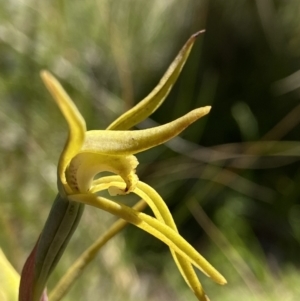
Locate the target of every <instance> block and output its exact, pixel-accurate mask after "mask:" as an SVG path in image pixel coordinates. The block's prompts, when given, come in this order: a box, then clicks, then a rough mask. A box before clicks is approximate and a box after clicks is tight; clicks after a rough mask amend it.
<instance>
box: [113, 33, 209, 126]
mask: <svg viewBox="0 0 300 301" xmlns="http://www.w3.org/2000/svg"><path fill="white" fill-rule="evenodd" d="M202 32H204V30H202V31H199V32H197V33H195V34H193V35H192V36H191V37H190V38H189V39H188V40H187V42H186V43H185V45H184V46H183V47H182V49H181V50H180V52H179V53H178V55H177V56H176V58H175V59H174V61H173V62H172V64H171V65H170V67H169V68H168V70H167V71H166V73H165V74H164V75H163V77H162V78H161V80H160V82H159V83H158V85H157V86H156V87H155V88H154V89H153V91H152V92H151V93H150V94H149V95H148V96H146V97H145V98H144V99H143V100H142V101H140V102H139V103H138V104H137V105H135V106H134V107H133V108H132V109H131V110H129V111H127V112H126V113H124V114H123V115H121V116H120V117H119V118H118V119H116V120H115V121H114V122H113V123H112V124H111V125H110V126H109V127H108V128H107V129H108V130H127V129H130V128H131V127H133V126H135V125H136V124H138V123H139V122H141V121H142V120H144V119H146V118H147V117H148V116H150V115H151V114H152V113H153V112H155V111H156V110H157V108H159V106H160V105H161V104H162V103H163V101H164V100H165V98H166V97H167V96H168V94H169V92H170V90H171V88H172V86H173V85H174V83H175V82H176V80H177V78H178V76H179V74H180V72H181V70H182V68H183V66H184V64H185V62H186V60H187V58H188V56H189V54H190V52H191V49H192V47H193V45H194V42H195V40H196V38H197V36H199V34H201V33H202Z"/></svg>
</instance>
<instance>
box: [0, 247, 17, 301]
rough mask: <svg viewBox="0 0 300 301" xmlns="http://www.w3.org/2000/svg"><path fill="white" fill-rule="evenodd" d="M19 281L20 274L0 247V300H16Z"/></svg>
mask: <svg viewBox="0 0 300 301" xmlns="http://www.w3.org/2000/svg"><path fill="white" fill-rule="evenodd" d="M19 283H20V276H19V275H18V273H17V272H16V270H15V269H14V268H13V266H12V265H11V264H10V262H9V261H8V260H7V258H6V256H5V254H4V253H3V251H2V250H1V249H0V300H1V301H15V300H17V298H18V287H19Z"/></svg>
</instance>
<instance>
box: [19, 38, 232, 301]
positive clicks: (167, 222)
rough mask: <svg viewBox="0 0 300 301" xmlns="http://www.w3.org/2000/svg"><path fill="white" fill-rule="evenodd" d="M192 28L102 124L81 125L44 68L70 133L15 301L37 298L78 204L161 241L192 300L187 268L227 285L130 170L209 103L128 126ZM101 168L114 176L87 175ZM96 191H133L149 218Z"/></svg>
mask: <svg viewBox="0 0 300 301" xmlns="http://www.w3.org/2000/svg"><path fill="white" fill-rule="evenodd" d="M198 34H199V33H197V34H195V35H193V36H192V37H191V38H190V39H189V40H188V41H187V43H186V44H185V45H184V47H183V48H182V49H181V51H180V52H179V54H178V55H177V57H176V58H175V60H174V61H173V63H172V64H171V66H170V67H169V69H168V70H167V72H166V73H165V75H164V76H163V78H162V79H161V81H160V82H159V84H158V85H157V87H156V88H155V89H154V90H153V91H152V92H151V93H150V94H149V96H147V97H146V98H145V99H144V100H142V101H141V102H140V103H138V104H137V105H136V106H135V107H133V108H132V109H131V110H129V111H128V112H126V113H125V114H123V115H122V116H121V117H119V118H118V119H117V120H116V121H114V122H113V123H112V124H111V125H110V126H109V127H108V128H107V129H106V130H94V131H87V129H86V125H85V121H84V118H83V117H82V116H81V114H80V112H79V111H78V109H77V107H76V106H75V104H74V103H73V101H72V100H71V99H70V98H69V96H68V95H67V93H66V92H65V91H64V89H63V88H62V86H61V85H60V83H59V82H58V81H57V80H56V79H55V78H54V76H53V75H51V74H50V73H49V72H48V71H42V72H41V77H42V79H43V81H44V83H45V85H46V87H47V88H48V90H49V92H50V93H51V94H52V96H53V98H54V100H55V102H56V103H57V105H58V107H59V108H60V110H61V112H62V114H63V116H64V118H65V119H66V121H67V123H68V126H69V135H68V139H67V142H66V144H65V147H64V150H63V152H62V154H61V156H60V159H59V163H58V190H59V194H58V196H57V198H56V200H55V202H54V204H53V207H52V209H51V212H50V214H49V217H48V220H47V222H46V225H45V227H44V230H43V232H42V234H41V237H40V239H39V242H38V244H37V249H36V254H34V260H35V272H34V281H33V282H34V287H33V291H32V292H29V293H28V294H29V295H27V297H22V298H20V301H32V300H33V301H36V300H39V299H40V296H41V294H42V292H43V290H44V287H45V284H46V281H47V279H48V277H49V275H50V273H51V272H52V270H53V269H54V267H55V265H56V263H57V262H58V260H59V258H60V256H61V254H62V253H63V251H64V249H65V247H66V245H67V243H68V241H69V239H70V237H71V236H72V234H73V232H74V230H75V228H76V226H77V224H78V221H79V220H80V218H81V214H82V211H83V205H91V206H94V207H97V208H100V209H102V210H105V211H108V212H110V213H111V214H113V215H115V216H117V217H120V218H122V219H124V220H125V221H127V222H129V223H132V224H134V225H136V226H137V227H139V228H141V229H142V230H144V231H146V232H148V233H149V234H151V235H153V236H155V237H156V238H158V239H160V240H161V241H162V242H164V243H165V244H166V245H168V246H169V248H170V250H171V253H172V256H173V258H174V261H175V263H176V264H177V266H178V268H179V271H180V272H181V274H182V276H183V278H184V280H185V281H186V282H187V284H188V285H189V287H190V288H191V289H192V290H193V292H194V294H195V295H196V297H197V298H198V300H201V301H204V300H208V299H207V297H206V295H205V293H204V291H203V288H202V286H201V284H200V282H199V280H198V278H197V276H196V273H195V271H194V268H193V266H194V267H196V268H198V269H200V270H201V271H202V272H203V273H204V274H206V275H207V276H209V277H211V278H212V279H213V280H214V281H215V282H217V283H219V284H225V283H226V280H225V278H224V277H223V276H222V275H221V274H220V273H219V272H218V271H217V270H216V269H215V268H213V267H212V266H211V265H210V264H209V263H208V262H207V261H206V260H205V259H204V258H203V257H202V256H201V255H200V254H199V253H198V252H197V251H196V250H195V249H194V248H193V247H192V246H191V245H190V244H189V243H188V242H187V241H186V240H184V238H183V237H181V236H180V234H179V233H178V230H177V228H176V225H175V222H174V220H173V218H172V215H171V213H170V211H169V209H168V207H167V205H166V204H165V202H164V201H163V200H162V198H161V197H160V196H159V194H158V193H157V192H156V191H155V190H154V189H153V188H152V187H150V186H148V185H147V184H146V183H143V182H141V181H139V179H138V176H137V175H136V167H137V165H138V160H137V158H136V157H135V156H134V155H135V154H136V153H139V152H142V151H144V150H147V149H149V148H152V147H155V146H157V145H160V144H162V143H164V142H166V141H168V140H169V139H171V138H173V137H175V136H177V135H178V134H179V133H180V132H182V131H183V130H184V129H185V128H186V127H188V126H189V125H190V124H191V123H193V122H195V121H196V120H198V119H199V118H200V117H202V116H204V115H206V114H207V113H208V112H209V111H210V107H209V106H207V107H203V108H198V109H195V110H193V111H191V112H189V113H187V114H186V115H184V116H182V117H180V118H178V119H176V120H174V121H172V122H170V123H167V124H165V125H161V126H158V127H155V128H150V129H145V130H129V129H130V128H131V127H133V126H134V125H136V124H137V123H139V122H140V121H142V120H144V119H145V118H146V117H148V116H149V115H150V114H152V113H153V112H154V111H155V110H156V109H157V108H158V107H159V106H160V105H161V103H162V102H163V100H164V99H165V98H166V96H167V95H168V93H169V91H170V89H171V87H172V86H173V84H174V82H175V81H176V79H177V77H178V75H179V74H180V72H181V69H182V68H183V66H184V63H185V61H186V59H187V57H188V55H189V53H190V50H191V48H192V46H193V43H194V41H195V38H196V36H198ZM102 171H109V172H112V173H114V174H116V175H115V176H105V177H102V178H99V179H97V180H94V177H95V175H97V174H98V173H100V172H102ZM103 190H108V191H109V193H110V194H111V195H117V194H119V195H122V194H128V193H134V194H136V195H138V196H139V197H140V198H141V199H143V200H144V201H146V202H147V204H148V205H149V206H150V208H151V209H152V211H153V213H154V215H155V218H154V217H151V216H149V215H146V214H144V213H141V212H139V211H137V210H135V209H134V208H130V207H128V206H126V205H124V204H122V203H119V202H115V201H112V200H109V199H106V198H103V197H100V196H98V195H97V193H98V192H99V191H103ZM34 253H35V252H34ZM21 282H22V281H21ZM31 298H32V300H30V299H31Z"/></svg>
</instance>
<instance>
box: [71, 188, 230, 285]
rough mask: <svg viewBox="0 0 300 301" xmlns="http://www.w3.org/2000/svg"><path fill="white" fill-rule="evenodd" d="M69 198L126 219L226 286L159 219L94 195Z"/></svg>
mask: <svg viewBox="0 0 300 301" xmlns="http://www.w3.org/2000/svg"><path fill="white" fill-rule="evenodd" d="M68 198H69V199H70V200H72V201H76V202H80V203H83V204H87V205H91V206H94V207H97V208H100V209H102V210H105V211H107V212H110V213H111V214H113V215H115V216H118V217H120V218H123V219H125V220H126V221H127V222H129V223H132V224H134V225H135V226H137V227H139V228H141V229H143V230H144V231H146V232H148V233H150V234H151V235H153V236H155V237H156V238H158V239H159V240H161V241H162V242H164V243H165V244H166V245H168V246H169V247H170V248H172V249H173V250H174V251H175V252H176V253H178V254H179V255H181V256H182V257H184V258H185V259H186V260H188V261H190V262H191V263H192V264H193V265H194V266H195V267H197V268H198V269H199V270H201V271H202V272H203V273H204V274H206V275H207V276H208V277H211V278H212V279H213V280H214V281H215V282H217V283H219V284H226V280H225V278H224V277H223V276H222V275H221V274H220V273H219V272H218V271H217V270H216V269H215V268H214V267H213V266H211V265H210V263H209V262H207V260H206V259H205V258H204V257H203V256H201V255H200V254H199V253H198V252H197V251H196V250H195V249H194V248H193V247H192V246H191V245H190V244H189V243H188V242H187V241H186V240H184V238H183V237H181V236H180V235H179V234H178V233H177V232H175V231H174V230H173V229H171V228H170V227H168V226H167V225H165V224H163V223H161V222H160V221H158V220H157V219H155V218H153V217H151V216H148V215H146V214H144V213H141V212H138V211H136V210H134V209H132V208H130V207H128V206H126V205H123V204H121V203H116V202H113V201H110V200H108V199H106V198H102V197H97V196H96V195H94V194H78V195H70V196H69V197H68Z"/></svg>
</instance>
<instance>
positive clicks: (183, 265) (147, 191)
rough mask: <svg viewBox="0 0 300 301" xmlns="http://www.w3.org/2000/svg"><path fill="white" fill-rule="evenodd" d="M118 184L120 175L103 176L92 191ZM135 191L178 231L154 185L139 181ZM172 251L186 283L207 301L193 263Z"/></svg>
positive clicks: (162, 219) (121, 183) (201, 299)
mask: <svg viewBox="0 0 300 301" xmlns="http://www.w3.org/2000/svg"><path fill="white" fill-rule="evenodd" d="M97 183H99V184H97ZM104 183H106V187H105V186H104V185H103V184H104ZM118 184H119V185H120V186H121V187H120V188H122V186H124V182H123V180H122V179H121V178H120V177H118V176H108V177H103V178H100V179H97V180H96V181H94V183H93V186H92V192H93V193H94V192H97V191H100V190H104V189H109V188H110V186H111V185H112V186H117V185H118ZM133 192H134V193H135V194H137V195H138V196H139V197H141V198H142V199H143V200H144V201H146V203H147V204H148V205H149V207H150V208H151V209H152V211H153V213H154V215H155V216H156V218H157V219H158V220H159V221H161V222H163V223H165V224H166V225H167V226H169V227H170V228H172V229H173V230H174V231H176V232H178V231H177V227H176V225H175V222H174V220H173V217H172V215H171V213H170V211H169V209H168V207H167V205H166V203H165V202H164V200H163V199H162V198H161V197H160V195H159V194H158V193H157V192H156V191H155V190H154V189H153V188H152V187H150V186H149V185H147V184H146V183H143V182H141V181H139V182H138V183H137V185H136V189H135V190H134V191H133ZM170 251H171V254H172V256H173V258H174V261H175V263H176V265H177V266H178V269H179V271H180V273H181V274H182V276H183V278H184V279H185V281H186V283H187V284H188V286H189V287H190V288H191V289H192V291H193V292H194V294H195V295H196V297H197V298H198V300H200V301H207V297H206V294H205V292H204V290H203V288H202V285H201V283H200V282H199V279H198V277H197V275H196V273H195V271H194V269H193V267H192V265H191V263H190V262H189V261H187V260H186V259H185V258H183V257H182V256H180V255H178V254H177V253H176V252H174V251H173V250H172V249H170Z"/></svg>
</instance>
